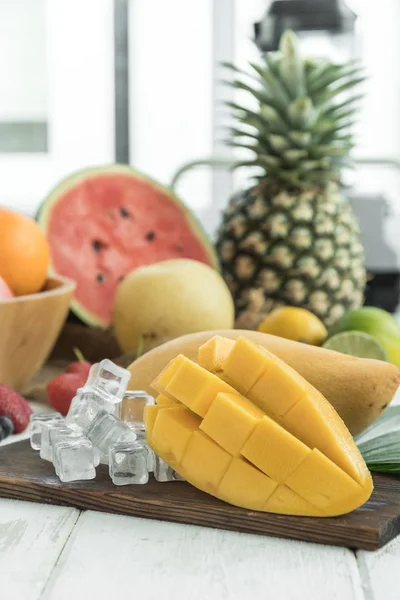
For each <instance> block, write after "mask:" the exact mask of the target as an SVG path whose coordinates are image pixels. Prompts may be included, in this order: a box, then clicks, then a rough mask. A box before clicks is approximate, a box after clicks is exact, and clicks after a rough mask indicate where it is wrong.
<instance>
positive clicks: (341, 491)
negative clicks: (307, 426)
mask: <svg viewBox="0 0 400 600" xmlns="http://www.w3.org/2000/svg"><path fill="white" fill-rule="evenodd" d="M286 485H287V486H288V487H289V488H290V489H291V490H293V491H294V492H296V494H298V495H299V496H301V497H302V498H305V499H306V500H307V501H308V502H310V503H311V504H313V505H314V506H316V507H318V508H321V509H322V510H328V511H329V512H330V514H337V515H340V514H343V513H347V512H349V511H350V510H352V509H353V508H354V501H355V500H356V501H357V502H360V501H361V502H360V503H361V504H363V503H364V502H366V500H368V498H369V495H370V491H369V490H368V489H365V488H362V487H361V485H360V484H359V483H357V482H356V481H354V479H352V478H351V477H350V476H349V475H347V473H345V472H344V471H343V470H342V469H340V467H338V466H337V465H335V463H333V462H332V461H331V460H329V458H327V457H326V456H324V455H323V454H322V453H321V452H320V451H319V450H317V449H316V448H314V450H313V451H312V452H310V454H308V455H307V457H306V458H305V459H304V460H303V461H302V462H301V463H300V465H299V466H298V468H297V469H296V470H295V471H294V472H293V473H292V474H291V475H289V477H288V478H287V479H286Z"/></svg>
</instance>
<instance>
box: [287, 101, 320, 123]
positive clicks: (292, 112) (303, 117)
mask: <svg viewBox="0 0 400 600" xmlns="http://www.w3.org/2000/svg"><path fill="white" fill-rule="evenodd" d="M288 112H289V118H290V120H291V122H292V124H293V125H294V126H295V127H304V128H305V127H308V126H309V125H310V124H311V123H312V122H313V121H314V120H315V118H316V111H315V108H314V106H313V103H312V100H311V98H309V97H308V96H300V97H299V98H296V100H294V101H293V102H292V103H291V104H290V106H289V111H288Z"/></svg>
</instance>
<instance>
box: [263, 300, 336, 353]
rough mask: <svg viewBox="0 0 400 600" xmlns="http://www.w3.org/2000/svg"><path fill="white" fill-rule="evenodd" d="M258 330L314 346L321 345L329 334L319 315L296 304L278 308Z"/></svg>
mask: <svg viewBox="0 0 400 600" xmlns="http://www.w3.org/2000/svg"><path fill="white" fill-rule="evenodd" d="M258 331H261V332H262V333H270V334H271V335H277V336H279V337H283V338H286V339H288V340H294V341H296V342H306V343H307V344H312V345H313V346H320V345H321V344H322V342H323V341H324V340H325V339H326V336H327V331H326V328H325V325H324V324H323V323H322V321H320V319H318V317H316V316H315V315H314V314H313V313H312V312H310V311H308V310H306V309H305V308H297V307H296V306H282V307H281V308H276V309H275V310H273V311H272V312H270V314H269V315H268V316H267V317H266V318H265V319H264V320H263V321H262V323H261V324H260V325H259V327H258Z"/></svg>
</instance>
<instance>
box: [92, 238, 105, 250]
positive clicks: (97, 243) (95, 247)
mask: <svg viewBox="0 0 400 600" xmlns="http://www.w3.org/2000/svg"><path fill="white" fill-rule="evenodd" d="M105 247H106V244H104V243H103V242H101V241H100V240H93V241H92V248H93V250H94V251H95V252H100V250H102V249H103V248H105Z"/></svg>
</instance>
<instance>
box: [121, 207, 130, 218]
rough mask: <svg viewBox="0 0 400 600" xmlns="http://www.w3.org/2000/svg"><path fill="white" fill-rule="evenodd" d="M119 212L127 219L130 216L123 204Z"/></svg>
mask: <svg viewBox="0 0 400 600" xmlns="http://www.w3.org/2000/svg"><path fill="white" fill-rule="evenodd" d="M119 212H120V214H121V217H123V218H124V219H127V218H128V217H129V216H130V215H129V213H128V211H127V210H126V208H124V207H123V206H121V208H120V209H119Z"/></svg>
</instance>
